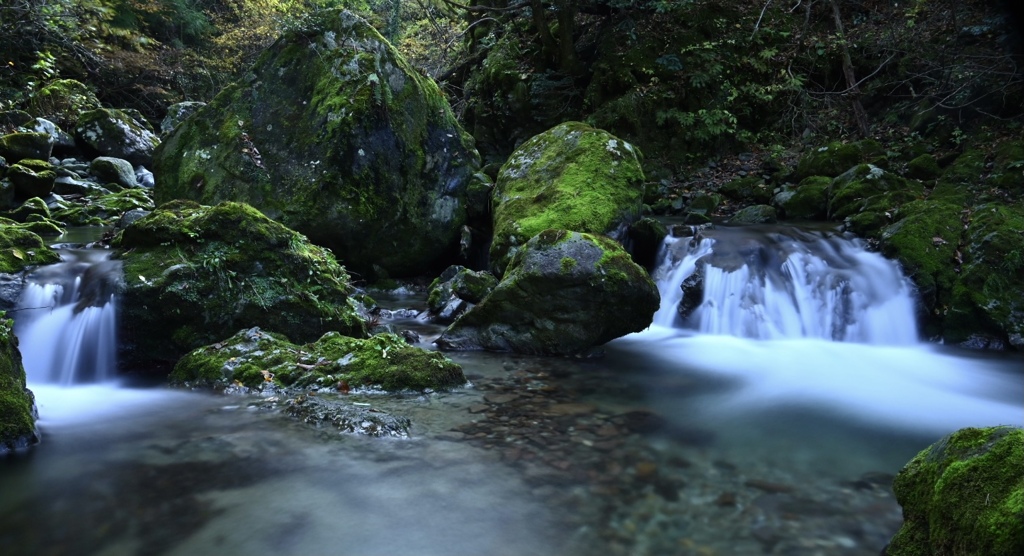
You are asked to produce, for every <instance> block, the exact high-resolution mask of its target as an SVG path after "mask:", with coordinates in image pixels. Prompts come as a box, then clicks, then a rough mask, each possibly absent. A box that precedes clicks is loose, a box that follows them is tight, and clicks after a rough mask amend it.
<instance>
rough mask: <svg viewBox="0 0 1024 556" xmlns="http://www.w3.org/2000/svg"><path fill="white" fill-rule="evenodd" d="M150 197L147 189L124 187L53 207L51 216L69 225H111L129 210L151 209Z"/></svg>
mask: <svg viewBox="0 0 1024 556" xmlns="http://www.w3.org/2000/svg"><path fill="white" fill-rule="evenodd" d="M152 197H153V195H152V192H151V191H150V190H148V189H125V190H123V191H117V192H114V193H107V194H105V195H99V196H96V197H87V198H83V199H82V200H80V201H79V202H76V203H75V204H71V205H68V206H66V207H63V208H58V209H54V211H53V218H54V219H56V220H60V221H61V222H64V223H66V224H67V225H69V226H111V225H113V224H114V223H115V221H116V220H117V219H118V218H120V216H121V215H123V214H124V213H126V212H128V211H130V210H136V209H140V210H146V211H151V210H153V209H154V208H155V206H154V204H153V198H152Z"/></svg>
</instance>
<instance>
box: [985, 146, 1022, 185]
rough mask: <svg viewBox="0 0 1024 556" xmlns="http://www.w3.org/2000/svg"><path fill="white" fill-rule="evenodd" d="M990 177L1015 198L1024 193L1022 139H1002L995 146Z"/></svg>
mask: <svg viewBox="0 0 1024 556" xmlns="http://www.w3.org/2000/svg"><path fill="white" fill-rule="evenodd" d="M990 179H991V180H992V184H993V185H995V186H996V187H1000V188H1002V189H1004V190H1006V191H1007V192H1009V193H1010V194H1011V195H1014V196H1015V197H1017V198H1020V196H1021V195H1022V194H1024V140H1020V139H1014V140H1009V141H1004V142H1003V143H1001V144H1000V145H999V146H998V147H996V155H995V160H994V161H993V169H992V176H991V178H990Z"/></svg>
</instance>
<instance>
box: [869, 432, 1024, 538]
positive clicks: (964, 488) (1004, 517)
mask: <svg viewBox="0 0 1024 556" xmlns="http://www.w3.org/2000/svg"><path fill="white" fill-rule="evenodd" d="M893 491H894V492H895V493H896V500H897V501H899V503H900V505H902V506H903V526H902V527H901V528H900V530H899V531H898V532H897V533H896V535H895V536H894V537H893V539H892V541H891V542H890V543H889V546H888V547H886V549H885V551H884V554H886V556H922V555H929V556H954V555H965V554H972V555H985V556H1016V555H1018V554H1024V430H1021V429H1019V428H1013V427H992V428H969V429H961V430H959V431H957V432H955V433H953V434H951V435H949V436H946V437H945V438H943V439H942V440H940V441H939V442H937V443H935V444H933V445H931V446H930V447H928V448H926V449H925V450H924V451H922V452H921V453H919V454H918V455H917V457H915V458H914V459H913V460H911V461H910V463H908V464H907V465H906V467H904V468H903V470H902V471H900V472H899V474H898V475H896V480H895V481H894V483H893Z"/></svg>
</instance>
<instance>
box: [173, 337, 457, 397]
mask: <svg viewBox="0 0 1024 556" xmlns="http://www.w3.org/2000/svg"><path fill="white" fill-rule="evenodd" d="M171 380H172V381H173V382H178V383H188V384H190V385H211V386H216V385H218V384H222V385H223V384H231V383H234V382H237V383H240V384H242V385H244V386H246V387H249V388H254V389H261V388H262V387H263V386H264V385H266V384H268V383H273V384H275V385H277V386H288V387H299V388H314V389H319V388H331V389H335V388H337V389H343V390H346V389H348V388H359V387H372V388H381V389H384V390H388V391H400V390H428V389H430V390H450V389H452V388H456V387H459V386H462V385H463V384H465V383H466V377H465V375H463V373H462V368H461V367H460V366H459V365H458V364H456V363H453V362H452V361H451V360H449V359H448V358H446V357H444V356H443V355H441V354H440V353H438V352H435V351H427V350H424V349H421V348H417V347H413V346H410V345H409V344H408V343H406V342H405V340H403V339H402V338H401V337H399V336H396V335H394V334H378V335H376V336H372V337H370V338H367V339H357V338H351V337H348V336H343V335H341V334H338V333H337V332H328V333H326V334H324V335H323V336H322V337H321V338H320V339H318V340H316V341H315V342H311V343H308V344H305V345H295V344H292V343H290V342H289V341H288V340H287V339H285V338H284V337H283V336H280V335H277V334H273V333H268V332H264V331H262V330H260V329H259V328H251V329H247V330H242V331H240V332H238V333H236V334H235V335H233V336H231V337H230V338H228V339H227V340H224V341H222V342H217V343H216V344H213V345H208V346H204V347H201V348H198V349H196V350H194V351H192V352H190V353H189V354H187V355H185V356H184V357H182V358H181V360H180V361H179V362H178V363H177V365H175V367H174V371H173V372H172V373H171Z"/></svg>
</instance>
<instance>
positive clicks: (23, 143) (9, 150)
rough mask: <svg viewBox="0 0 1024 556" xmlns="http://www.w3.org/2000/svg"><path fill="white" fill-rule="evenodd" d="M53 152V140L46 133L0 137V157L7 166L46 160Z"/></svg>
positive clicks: (15, 134)
mask: <svg viewBox="0 0 1024 556" xmlns="http://www.w3.org/2000/svg"><path fill="white" fill-rule="evenodd" d="M52 152H53V139H52V138H51V137H50V136H49V135H48V134H46V133H37V132H23V133H11V134H9V135H4V136H2V137H0V157H3V158H4V159H5V160H6V161H7V163H8V164H16V163H18V162H21V161H22V160H25V159H36V160H47V159H48V158H50V154H51V153H52Z"/></svg>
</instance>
